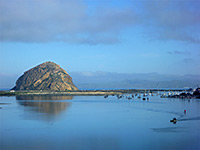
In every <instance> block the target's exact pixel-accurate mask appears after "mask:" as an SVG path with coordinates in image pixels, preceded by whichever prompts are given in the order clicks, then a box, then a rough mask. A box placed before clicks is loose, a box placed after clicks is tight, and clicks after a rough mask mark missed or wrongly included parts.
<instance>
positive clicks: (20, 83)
mask: <svg viewBox="0 0 200 150" xmlns="http://www.w3.org/2000/svg"><path fill="white" fill-rule="evenodd" d="M13 89H14V90H53V91H66V90H78V88H77V87H76V86H75V85H74V84H73V82H72V78H71V77H70V76H69V74H68V73H67V72H66V71H65V70H64V69H62V68H61V67H60V66H59V65H57V64H55V63H53V62H50V61H48V62H45V63H42V64H40V65H38V66H36V67H34V68H32V69H30V70H28V71H26V72H24V74H23V75H22V76H21V77H19V79H18V80H17V82H16V86H15V87H14V88H13Z"/></svg>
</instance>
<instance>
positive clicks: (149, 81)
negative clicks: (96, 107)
mask: <svg viewBox="0 0 200 150" xmlns="http://www.w3.org/2000/svg"><path fill="white" fill-rule="evenodd" d="M70 76H71V77H72V78H73V83H75V85H77V87H79V89H108V88H109V89H121V88H188V87H192V88H196V87H197V86H200V75H190V74H186V75H170V74H159V73H115V72H103V71H97V72H70ZM16 78H17V75H5V74H0V87H1V88H2V89H3V88H7V89H9V88H10V87H12V86H13V83H14V81H15V80H16Z"/></svg>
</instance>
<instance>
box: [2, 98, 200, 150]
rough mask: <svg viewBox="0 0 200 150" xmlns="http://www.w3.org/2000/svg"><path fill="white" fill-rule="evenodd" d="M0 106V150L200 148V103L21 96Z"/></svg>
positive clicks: (195, 100) (196, 101)
mask: <svg viewBox="0 0 200 150" xmlns="http://www.w3.org/2000/svg"><path fill="white" fill-rule="evenodd" d="M0 108H1V109H0V117H1V120H0V121H1V122H0V135H1V136H0V140H1V143H0V144H1V147H0V149H1V150H63V149H69V150H133V149H136V150H137V149H139V150H140V149H146V150H157V149H158V150H159V149H161V150H165V149H169V150H171V149H175V150H192V149H194V150H198V149H200V100H197V99H193V100H190V101H189V100H188V99H185V100H179V99H160V98H159V97H156V96H154V97H150V100H149V101H142V100H140V99H137V98H135V99H134V100H127V99H125V98H122V99H120V100H118V99H117V98H116V97H114V96H110V97H108V98H107V99H104V97H103V96H75V97H72V96H43V97H41V96H31V97H30V96H18V97H0ZM184 110H186V114H184ZM174 117H176V118H178V120H179V121H178V122H177V123H176V124H173V123H170V122H169V121H170V119H173V118H174Z"/></svg>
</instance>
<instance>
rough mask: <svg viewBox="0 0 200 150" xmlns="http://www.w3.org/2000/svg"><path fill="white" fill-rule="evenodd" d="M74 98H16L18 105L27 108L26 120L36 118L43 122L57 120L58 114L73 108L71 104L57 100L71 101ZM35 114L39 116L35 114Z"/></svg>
mask: <svg viewBox="0 0 200 150" xmlns="http://www.w3.org/2000/svg"><path fill="white" fill-rule="evenodd" d="M72 98H73V97H72V96H27V95H26V96H16V100H18V101H17V102H18V104H20V105H21V106H25V107H26V111H25V113H26V116H25V117H26V118H30V119H34V118H35V117H36V118H37V119H42V120H46V119H47V120H51V119H55V117H56V116H57V115H58V114H60V113H61V112H64V111H66V110H67V109H68V108H69V107H70V106H71V103H70V102H66V101H64V102H63V101H57V100H71V99H72ZM37 100H42V101H37ZM27 110H28V111H29V112H27ZM30 112H31V113H30ZM33 112H36V113H37V114H33ZM38 113H39V115H38ZM38 117H39V118H38Z"/></svg>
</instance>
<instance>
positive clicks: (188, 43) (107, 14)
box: [0, 0, 200, 78]
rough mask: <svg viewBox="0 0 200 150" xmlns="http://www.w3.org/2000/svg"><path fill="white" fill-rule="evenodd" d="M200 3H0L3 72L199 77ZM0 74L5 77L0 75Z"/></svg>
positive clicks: (3, 0) (6, 0)
mask: <svg viewBox="0 0 200 150" xmlns="http://www.w3.org/2000/svg"><path fill="white" fill-rule="evenodd" d="M199 7H200V1H198V0H194V1H193V0H188V1H187V0H184V1H182V0H176V1H175V0H162V1H160V0H143V1H136V0H118V1H116V0H101V1H100V0H82V1H81V0H43V1H41V0H28V1H27V0H0V9H1V13H0V18H1V19H0V30H1V33H0V73H1V75H3V76H6V75H8V76H12V75H21V74H22V73H23V72H24V71H26V70H27V69H30V68H31V67H34V66H35V65H38V64H40V63H42V62H45V61H54V62H55V63H58V64H59V65H60V66H61V67H63V68H64V69H66V70H67V71H68V72H73V71H80V72H86V71H93V72H94V71H105V72H119V73H151V72H156V73H161V74H175V75H180V74H200V65H199V64H200V59H199V57H200V10H199ZM1 78H3V77H1Z"/></svg>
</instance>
